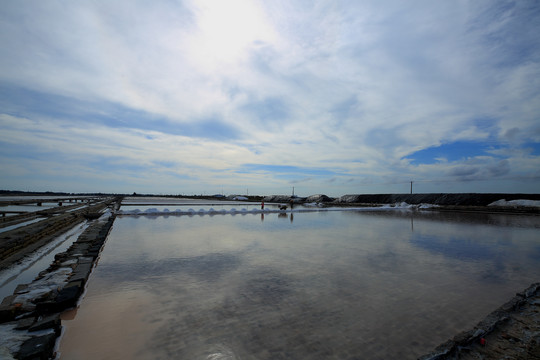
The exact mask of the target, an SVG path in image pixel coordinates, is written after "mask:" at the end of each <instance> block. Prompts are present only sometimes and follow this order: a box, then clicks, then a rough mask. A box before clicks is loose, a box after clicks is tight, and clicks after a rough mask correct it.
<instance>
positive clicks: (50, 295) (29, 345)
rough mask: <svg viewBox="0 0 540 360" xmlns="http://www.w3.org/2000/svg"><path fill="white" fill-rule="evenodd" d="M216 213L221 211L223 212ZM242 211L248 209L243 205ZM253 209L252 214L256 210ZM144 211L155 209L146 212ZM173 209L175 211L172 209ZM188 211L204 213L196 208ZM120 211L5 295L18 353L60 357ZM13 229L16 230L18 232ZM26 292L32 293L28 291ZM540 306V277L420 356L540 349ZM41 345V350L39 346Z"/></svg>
mask: <svg viewBox="0 0 540 360" xmlns="http://www.w3.org/2000/svg"><path fill="white" fill-rule="evenodd" d="M119 200H120V199H115V200H111V201H109V202H108V203H107V205H112V204H113V203H116V206H115V208H116V209H118V208H119V206H120V201H119ZM239 203H240V204H241V203H242V202H241V201H240V202H239ZM278 203H279V202H278ZM319 204H320V205H321V207H322V208H323V209H324V207H332V206H333V207H347V208H354V207H356V206H362V207H363V208H374V209H377V208H380V207H381V206H382V204H373V203H362V204H360V203H340V204H339V205H338V204H336V203H334V202H323V203H319ZM295 205H296V204H295ZM384 210H390V211H394V210H399V207H398V206H395V205H394V207H391V206H389V207H386V208H385V209H384ZM403 210H410V211H412V212H413V213H424V214H435V213H437V212H439V211H442V212H475V213H486V214H497V215H504V214H509V215H533V216H537V215H539V214H540V209H538V208H532V209H531V208H520V209H517V210H518V211H516V208H515V207H497V208H496V209H493V207H491V206H490V207H488V206H466V205H448V206H445V205H442V206H436V207H432V208H424V207H422V208H420V207H419V206H412V207H408V208H403ZM289 211H290V210H289ZM323 211H324V210H323ZM87 212H88V211H87ZM272 212H281V211H272ZM216 213H218V214H219V212H216ZM237 213H242V212H240V211H238V212H237ZM247 213H248V214H249V213H250V212H247ZM257 213H261V212H257ZM121 215H122V214H121V213H120V212H119V213H118V216H121ZM133 215H135V214H133ZM140 215H142V216H144V215H152V213H150V214H144V213H141V214H140ZM161 215H164V214H161ZM169 215H174V214H173V213H170V214H169ZM187 215H201V214H199V213H197V212H195V213H193V214H192V213H189V214H187ZM116 216H117V214H116V213H113V212H107V214H106V216H105V215H102V216H101V217H100V218H99V219H97V220H93V221H92V222H91V225H90V226H89V227H88V228H87V229H86V230H85V231H84V232H83V233H82V234H81V235H80V236H79V237H78V238H77V240H76V241H75V242H74V243H73V244H72V245H71V246H70V247H69V249H68V250H67V251H66V252H64V253H60V254H57V255H56V256H55V261H54V262H53V264H51V266H49V268H47V269H46V270H44V271H42V272H41V273H40V275H39V276H38V277H37V278H36V280H34V281H33V282H32V283H30V284H22V285H19V286H18V287H17V288H16V289H15V291H14V293H13V295H10V296H7V297H5V298H4V299H3V301H2V304H1V305H0V327H11V328H13V329H16V330H14V331H17V332H18V331H20V332H21V334H23V333H24V334H26V335H24V336H25V337H26V339H25V340H24V341H22V342H21V344H20V348H19V349H18V350H17V351H16V352H14V353H13V356H14V358H20V359H32V358H33V357H35V356H38V357H39V356H44V357H45V358H53V357H54V353H55V351H56V350H55V344H56V342H57V339H59V337H60V336H61V328H62V326H61V320H60V314H61V313H62V312H63V311H65V310H67V309H70V308H73V307H76V306H77V304H78V301H79V300H80V298H81V296H83V294H84V291H85V286H86V281H87V280H88V277H89V276H90V273H91V272H92V270H93V268H94V266H95V264H96V263H97V261H98V260H99V254H100V252H101V250H102V248H103V246H104V244H105V241H106V238H107V236H108V233H109V232H110V230H111V228H112V225H113V222H114V220H115V217H116ZM57 217H58V216H57ZM72 217H73V216H72ZM46 221H54V217H51V218H49V219H47V220H46ZM33 225H34V224H30V225H28V226H25V227H24V228H27V227H32V226H33ZM16 230H20V231H18V234H19V236H21V237H24V236H28V234H27V233H25V231H23V230H22V228H21V229H16ZM16 230H13V231H16ZM8 233H11V232H6V233H4V234H8ZM13 234H15V233H13ZM13 234H12V235H11V236H13ZM33 251H34V249H33V248H32V246H27V247H25V248H23V249H22V250H21V254H20V255H21V256H24V255H25V254H28V253H31V252H33ZM60 273H61V274H60ZM53 274H54V275H58V274H60V275H61V276H63V277H61V279H62V280H61V281H60V284H56V285H57V286H56V288H54V289H52V290H51V289H49V291H47V292H45V293H38V295H35V294H34V295H32V296H31V295H30V294H32V293H33V289H32V288H33V287H34V286H35V285H36V284H35V283H37V284H38V285H39V282H40V281H42V280H43V279H47V277H49V276H52V275H53ZM25 294H29V295H27V296H26V295H25ZM21 296H22V298H25V300H24V301H21V299H22V298H21ZM25 296H26V297H25ZM0 300H2V299H0ZM539 306H540V283H535V284H533V285H531V286H530V287H529V288H527V289H525V290H524V291H523V292H521V293H518V295H516V297H514V298H513V299H512V300H510V301H509V302H508V303H506V304H504V305H502V306H501V307H500V308H498V309H496V310H495V311H494V312H492V313H491V314H490V315H488V316H487V317H486V319H484V320H483V321H481V322H480V323H479V324H478V325H477V326H476V327H475V328H474V329H472V330H470V331H467V332H464V333H460V334H458V335H456V336H455V337H454V338H452V339H451V340H448V341H447V342H445V343H443V344H441V345H440V346H438V347H437V348H436V349H434V350H433V351H432V352H431V353H429V354H428V355H424V356H423V357H421V358H420V359H421V360H435V359H475V358H478V357H464V356H474V354H490V351H497V350H494V349H499V350H501V349H502V350H501V351H503V354H506V353H504V351H511V350H508V349H507V348H503V347H502V346H503V345H498V344H499V343H502V342H504V341H506V342H512V347H513V348H515V349H522V350H523V349H524V350H523V351H532V353H533V354H537V353H538V354H540V345H539V344H540V333H539V332H538V329H539V327H540V315H539V312H538V310H539ZM524 312H528V313H529V314H533V315H535V316H528V317H526V318H525V320H523V319H522V318H519V317H520V316H521V317H523V316H522V315H520V314H523V313H524ZM523 322H526V324H523ZM527 322H528V323H527ZM509 326H513V328H512V329H511V330H508V331H507V330H505V329H507V328H508V327H509ZM527 327H528V328H527ZM532 328H534V329H536V330H535V331H536V333H533V335H532V336H529V337H528V338H526V337H525V336H523V335H519V334H522V333H525V332H526V331H529V330H530V329H532ZM508 329H510V328H508ZM524 331H525V332H524ZM509 334H511V335H509ZM480 338H485V339H487V341H488V342H487V345H486V346H481V345H480V344H479V339H480ZM516 339H518V340H519V341H518V340H516ZM3 346H4V344H0V357H1V355H4V353H3V352H2V350H3ZM36 348H38V349H41V350H39V351H38V352H36ZM531 349H532V350H531ZM471 354H473V355H471ZM535 356H536V355H535ZM538 356H540V355H538Z"/></svg>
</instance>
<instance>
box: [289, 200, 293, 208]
mask: <svg viewBox="0 0 540 360" xmlns="http://www.w3.org/2000/svg"><path fill="white" fill-rule="evenodd" d="M289 203H290V204H291V210H292V208H293V205H294V200H293V199H291V201H289Z"/></svg>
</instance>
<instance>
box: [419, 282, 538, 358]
mask: <svg viewBox="0 0 540 360" xmlns="http://www.w3.org/2000/svg"><path fill="white" fill-rule="evenodd" d="M445 359H467V360H469V359H540V283H535V284H532V285H531V286H530V287H528V288H527V289H525V290H524V291H522V292H519V293H517V294H516V296H514V297H513V298H512V299H511V300H510V301H509V302H507V303H506V304H504V305H502V306H501V307H500V308H498V309H496V310H495V311H493V312H492V313H491V314H489V315H488V316H487V317H486V318H485V319H484V320H482V321H481V322H479V323H478V324H477V325H476V326H475V327H474V328H473V329H471V330H469V331H465V332H462V333H460V334H458V335H456V336H455V337H454V338H453V339H451V340H448V341H447V342H445V343H444V344H441V345H439V346H438V347H437V348H436V349H435V350H433V351H432V352H431V353H429V354H427V355H424V356H422V357H420V358H419V360H445Z"/></svg>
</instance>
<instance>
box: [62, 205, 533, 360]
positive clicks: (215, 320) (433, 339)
mask: <svg viewBox="0 0 540 360" xmlns="http://www.w3.org/2000/svg"><path fill="white" fill-rule="evenodd" d="M539 230H540V218H539V217H534V216H532V217H522V216H501V215H497V216H495V215H474V214H438V213H427V214H422V213H412V212H402V211H396V212H313V213H296V214H294V215H293V217H291V214H286V215H285V214H266V215H264V218H263V217H262V216H261V215H260V214H257V215H253V214H247V215H234V216H233V215H215V216H209V215H205V216H198V215H196V216H168V217H163V216H158V217H129V216H124V217H119V218H117V219H116V221H115V223H114V226H113V229H112V232H111V233H110V235H109V238H108V240H107V243H106V245H105V249H104V252H103V253H102V256H101V259H100V261H99V264H98V266H97V268H96V269H95V271H94V273H93V274H92V277H91V281H90V283H89V286H88V291H87V293H86V295H85V298H84V300H83V301H82V303H81V305H80V308H79V309H78V311H77V312H75V311H73V312H71V313H68V314H65V318H66V319H73V320H69V321H63V324H64V325H65V326H66V332H65V334H64V337H63V339H62V342H61V346H60V351H61V358H62V359H126V358H130V359H173V358H174V359H389V358H392V359H398V358H399V359H415V358H417V357H418V356H420V355H422V354H424V353H426V352H429V351H430V350H431V349H432V348H433V347H435V346H436V345H438V344H439V343H441V342H443V341H445V340H447V339H448V338H450V337H452V336H454V335H455V334H456V333H457V332H458V331H461V330H466V329H469V328H471V327H472V326H474V325H475V324H476V323H477V322H478V321H479V320H481V319H482V318H483V317H484V316H485V315H487V314H488V313H489V312H491V311H492V310H494V309H495V308H496V307H498V306H500V305H501V304H502V303H504V302H506V301H507V300H508V299H509V298H511V297H512V296H513V295H514V293H515V292H516V291H520V290H522V289H523V288H525V287H527V286H528V285H529V284H530V283H532V282H536V281H539V279H540V261H538V259H540V236H539V234H540V232H539Z"/></svg>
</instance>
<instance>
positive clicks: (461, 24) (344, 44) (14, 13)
mask: <svg viewBox="0 0 540 360" xmlns="http://www.w3.org/2000/svg"><path fill="white" fill-rule="evenodd" d="M0 8H1V11H0V46H1V48H2V57H0V168H1V169H2V171H0V189H8V190H39V191H69V192H97V191H101V192H121V193H131V192H134V191H135V192H139V193H156V194H214V193H221V192H224V193H225V194H236V193H245V192H246V191H249V193H250V194H284V193H290V192H291V191H292V187H293V186H294V187H295V193H297V194H299V195H310V194H316V193H324V194H327V195H330V196H339V195H343V194H351V193H401V192H408V191H409V189H410V181H414V182H415V186H414V189H415V191H416V192H523V193H538V192H540V37H539V36H538V32H539V31H540V3H538V2H537V1H536V0H523V1H498V0H474V1H472V0H471V1H467V0H460V1H406V2H405V1H397V0H395V1H393V0H385V1H375V0H373V1H315V2H313V1H300V0H292V1H245V0H231V1H218V0H214V1H209V0H197V1H195V0H193V1H191V0H190V1H182V0H178V1H172V0H167V1H160V0H158V1H152V2H148V1H137V0H135V1H124V0H119V1H114V2H110V1H100V0H98V1H72V2H65V1H54V0H50V1H39V0H28V1H9V2H6V1H4V2H2V4H1V5H0Z"/></svg>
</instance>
